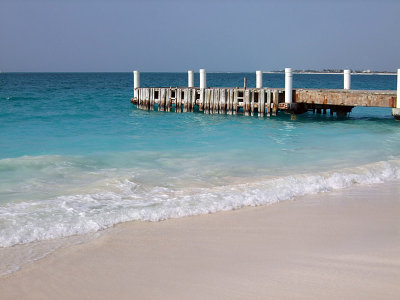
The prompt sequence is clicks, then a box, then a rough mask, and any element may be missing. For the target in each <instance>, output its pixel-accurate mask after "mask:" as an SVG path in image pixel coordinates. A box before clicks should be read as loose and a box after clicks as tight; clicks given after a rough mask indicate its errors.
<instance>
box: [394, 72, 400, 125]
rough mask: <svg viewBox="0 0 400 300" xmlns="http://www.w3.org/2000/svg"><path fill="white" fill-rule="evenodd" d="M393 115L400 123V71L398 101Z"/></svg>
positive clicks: (398, 74)
mask: <svg viewBox="0 0 400 300" xmlns="http://www.w3.org/2000/svg"><path fill="white" fill-rule="evenodd" d="M392 115H393V117H394V118H395V119H396V120H399V121H400V69H397V99H396V108H393V109H392Z"/></svg>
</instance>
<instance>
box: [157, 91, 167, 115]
mask: <svg viewBox="0 0 400 300" xmlns="http://www.w3.org/2000/svg"><path fill="white" fill-rule="evenodd" d="M165 91H166V89H160V101H159V102H158V111H164V110H165Z"/></svg>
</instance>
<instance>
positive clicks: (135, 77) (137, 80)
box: [133, 70, 140, 98]
mask: <svg viewBox="0 0 400 300" xmlns="http://www.w3.org/2000/svg"><path fill="white" fill-rule="evenodd" d="M136 88H140V72H139V71H137V70H135V71H133V90H134V93H133V96H134V97H135V98H137V97H138V91H137V90H136Z"/></svg>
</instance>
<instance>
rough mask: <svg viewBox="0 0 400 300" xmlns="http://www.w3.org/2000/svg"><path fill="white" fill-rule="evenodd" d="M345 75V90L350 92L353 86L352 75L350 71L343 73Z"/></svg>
mask: <svg viewBox="0 0 400 300" xmlns="http://www.w3.org/2000/svg"><path fill="white" fill-rule="evenodd" d="M343 75H344V89H345V90H349V89H350V86H351V77H350V76H351V73H350V70H344V71H343Z"/></svg>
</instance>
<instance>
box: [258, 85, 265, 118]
mask: <svg viewBox="0 0 400 300" xmlns="http://www.w3.org/2000/svg"><path fill="white" fill-rule="evenodd" d="M264 114H265V90H264V89H261V90H260V92H259V94H258V116H259V117H260V118H263V117H264Z"/></svg>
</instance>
